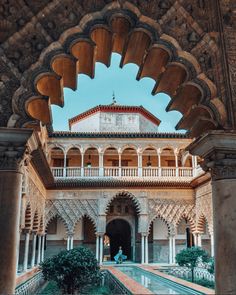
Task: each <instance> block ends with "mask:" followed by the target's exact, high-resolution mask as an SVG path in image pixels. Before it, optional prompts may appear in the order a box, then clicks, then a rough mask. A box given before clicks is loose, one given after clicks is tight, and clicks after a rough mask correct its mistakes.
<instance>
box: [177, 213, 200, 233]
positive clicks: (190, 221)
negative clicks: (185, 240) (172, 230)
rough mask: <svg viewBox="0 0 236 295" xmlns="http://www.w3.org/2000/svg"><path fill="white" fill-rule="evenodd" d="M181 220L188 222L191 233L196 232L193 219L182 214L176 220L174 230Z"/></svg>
mask: <svg viewBox="0 0 236 295" xmlns="http://www.w3.org/2000/svg"><path fill="white" fill-rule="evenodd" d="M182 219H186V220H187V221H188V222H189V225H190V229H191V232H195V231H196V224H195V221H194V219H193V218H192V217H191V216H190V215H188V214H186V213H183V214H182V215H181V216H180V217H179V218H178V220H177V222H176V224H175V225H176V228H177V227H178V225H179V224H180V221H181V220H182Z"/></svg>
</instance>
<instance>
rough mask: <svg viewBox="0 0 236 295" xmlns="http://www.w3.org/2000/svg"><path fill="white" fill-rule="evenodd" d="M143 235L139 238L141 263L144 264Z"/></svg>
mask: <svg viewBox="0 0 236 295" xmlns="http://www.w3.org/2000/svg"><path fill="white" fill-rule="evenodd" d="M144 247H145V246H144V235H142V236H141V263H142V264H144V256H145V252H144Z"/></svg>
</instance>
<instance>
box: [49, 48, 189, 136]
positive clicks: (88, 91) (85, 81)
mask: <svg viewBox="0 0 236 295" xmlns="http://www.w3.org/2000/svg"><path fill="white" fill-rule="evenodd" d="M119 63H120V55H118V54H114V53H113V54H112V61H111V66H110V67H109V68H107V67H106V66H105V65H103V64H101V63H96V67H95V78H94V79H91V78H89V77H88V76H86V75H79V76H78V86H77V90H76V91H72V90H71V89H68V88H64V101H65V105H64V107H63V108H60V107H58V106H52V115H53V128H54V130H55V131H58V130H62V131H66V130H69V128H68V119H69V118H71V117H74V116H76V115H78V114H79V113H82V112H84V111H86V110H88V109H90V108H92V107H94V106H96V105H99V104H110V103H112V93H113V91H114V92H115V97H116V100H117V103H118V104H124V105H138V106H139V105H142V106H143V107H145V108H146V109H147V110H149V111H150V112H151V113H153V114H154V115H155V116H156V117H158V118H159V119H160V120H161V121H162V122H161V124H160V126H159V131H160V132H176V130H175V125H176V124H177V123H178V121H179V120H180V119H181V114H180V113H179V112H176V111H172V112H166V111H165V108H166V106H167V104H168V102H169V100H170V98H169V96H168V95H165V94H162V93H160V94H157V95H155V96H153V95H152V94H151V91H152V89H153V87H154V85H155V81H154V80H152V79H150V78H144V79H141V80H140V81H137V80H136V75H137V71H138V67H137V66H136V65H134V64H127V65H125V66H124V67H123V69H121V68H120V67H119ZM182 132H184V130H182Z"/></svg>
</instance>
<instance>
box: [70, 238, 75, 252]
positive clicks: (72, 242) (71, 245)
mask: <svg viewBox="0 0 236 295" xmlns="http://www.w3.org/2000/svg"><path fill="white" fill-rule="evenodd" d="M73 248H74V237H73V236H71V237H70V250H72V249H73Z"/></svg>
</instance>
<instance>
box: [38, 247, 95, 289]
mask: <svg viewBox="0 0 236 295" xmlns="http://www.w3.org/2000/svg"><path fill="white" fill-rule="evenodd" d="M41 269H42V272H43V276H44V279H45V280H48V281H50V280H51V281H55V282H56V283H57V285H58V287H59V288H60V289H62V291H63V293H66V294H75V291H80V290H81V289H82V288H83V287H84V286H88V285H92V284H93V285H97V284H99V282H100V271H99V266H98V263H97V260H96V258H95V256H94V254H93V253H92V252H91V251H90V250H89V249H87V248H84V247H78V248H75V249H72V250H69V251H67V250H64V251H61V252H60V253H58V254H57V255H55V256H53V257H52V258H48V259H46V260H45V261H44V262H43V263H42V264H41Z"/></svg>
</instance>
